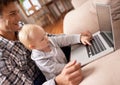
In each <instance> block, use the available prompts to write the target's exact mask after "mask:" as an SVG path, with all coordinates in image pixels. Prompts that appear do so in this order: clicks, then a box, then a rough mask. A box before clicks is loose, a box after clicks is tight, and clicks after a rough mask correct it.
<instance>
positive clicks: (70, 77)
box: [55, 61, 82, 85]
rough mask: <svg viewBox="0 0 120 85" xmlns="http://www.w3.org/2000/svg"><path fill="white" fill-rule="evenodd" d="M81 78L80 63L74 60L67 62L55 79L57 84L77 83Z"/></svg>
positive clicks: (75, 84) (72, 84) (76, 84)
mask: <svg viewBox="0 0 120 85" xmlns="http://www.w3.org/2000/svg"><path fill="white" fill-rule="evenodd" d="M81 80H82V71H81V65H80V63H76V61H73V62H70V63H68V64H67V65H66V66H65V67H64V69H63V70H62V72H61V74H59V75H58V76H57V77H56V78H55V81H56V83H57V85H79V83H80V82H81Z"/></svg>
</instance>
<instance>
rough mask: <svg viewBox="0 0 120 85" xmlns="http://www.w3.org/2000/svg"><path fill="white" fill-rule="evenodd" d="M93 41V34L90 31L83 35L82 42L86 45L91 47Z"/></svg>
mask: <svg viewBox="0 0 120 85" xmlns="http://www.w3.org/2000/svg"><path fill="white" fill-rule="evenodd" d="M91 40H92V34H91V33H90V32H89V31H85V32H83V33H81V37H80V41H81V42H82V44H84V45H91V43H90V41H91Z"/></svg>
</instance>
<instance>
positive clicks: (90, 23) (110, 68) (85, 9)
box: [63, 0, 120, 85]
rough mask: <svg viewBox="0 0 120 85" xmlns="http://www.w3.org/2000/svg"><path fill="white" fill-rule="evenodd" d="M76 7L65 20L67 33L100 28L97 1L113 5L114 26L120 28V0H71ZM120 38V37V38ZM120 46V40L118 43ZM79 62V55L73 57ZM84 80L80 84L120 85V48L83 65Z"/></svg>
mask: <svg viewBox="0 0 120 85" xmlns="http://www.w3.org/2000/svg"><path fill="white" fill-rule="evenodd" d="M71 2H72V4H73V7H74V9H73V10H71V11H69V12H68V13H67V14H66V15H65V18H64V21H63V32H64V33H65V34H76V33H81V32H83V31H85V30H89V31H90V32H91V33H95V32H96V31H98V30H99V24H98V19H97V13H96V3H102V4H109V5H110V6H111V12H112V18H113V26H114V27H115V28H118V29H120V0H71ZM119 37H120V36H118V39H119ZM119 40H120V39H119ZM118 45H119V46H120V42H119V43H118ZM72 59H73V60H74V59H76V60H77V61H78V62H80V61H79V57H74V58H72ZM82 71H83V80H82V82H81V83H80V85H120V49H117V50H115V51H114V52H112V53H110V54H108V55H105V56H103V57H102V58H100V59H97V60H95V61H93V62H91V63H89V64H87V65H86V66H84V67H82Z"/></svg>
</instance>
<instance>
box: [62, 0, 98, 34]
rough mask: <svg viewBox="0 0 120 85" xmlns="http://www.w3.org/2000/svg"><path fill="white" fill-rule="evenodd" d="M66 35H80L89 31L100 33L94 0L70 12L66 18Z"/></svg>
mask: <svg viewBox="0 0 120 85" xmlns="http://www.w3.org/2000/svg"><path fill="white" fill-rule="evenodd" d="M63 25H64V27H63V28H64V29H63V31H64V33H80V32H82V31H85V30H89V31H90V32H92V33H94V32H96V31H98V29H99V25H98V21H97V14H96V9H95V5H94V4H93V2H92V0H88V1H86V2H85V3H84V4H83V5H81V6H80V7H79V8H77V9H75V10H72V11H71V12H69V13H68V14H67V15H66V16H65V18H64V24H63Z"/></svg>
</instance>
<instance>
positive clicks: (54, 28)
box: [44, 18, 63, 34]
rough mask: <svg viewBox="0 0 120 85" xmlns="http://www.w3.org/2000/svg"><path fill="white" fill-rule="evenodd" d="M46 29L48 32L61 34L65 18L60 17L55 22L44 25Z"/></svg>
mask: <svg viewBox="0 0 120 85" xmlns="http://www.w3.org/2000/svg"><path fill="white" fill-rule="evenodd" d="M44 30H45V31H46V32H48V33H52V34H59V33H63V19H62V18H61V19H59V20H58V21H56V22H55V23H54V24H50V25H48V26H46V27H44Z"/></svg>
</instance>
